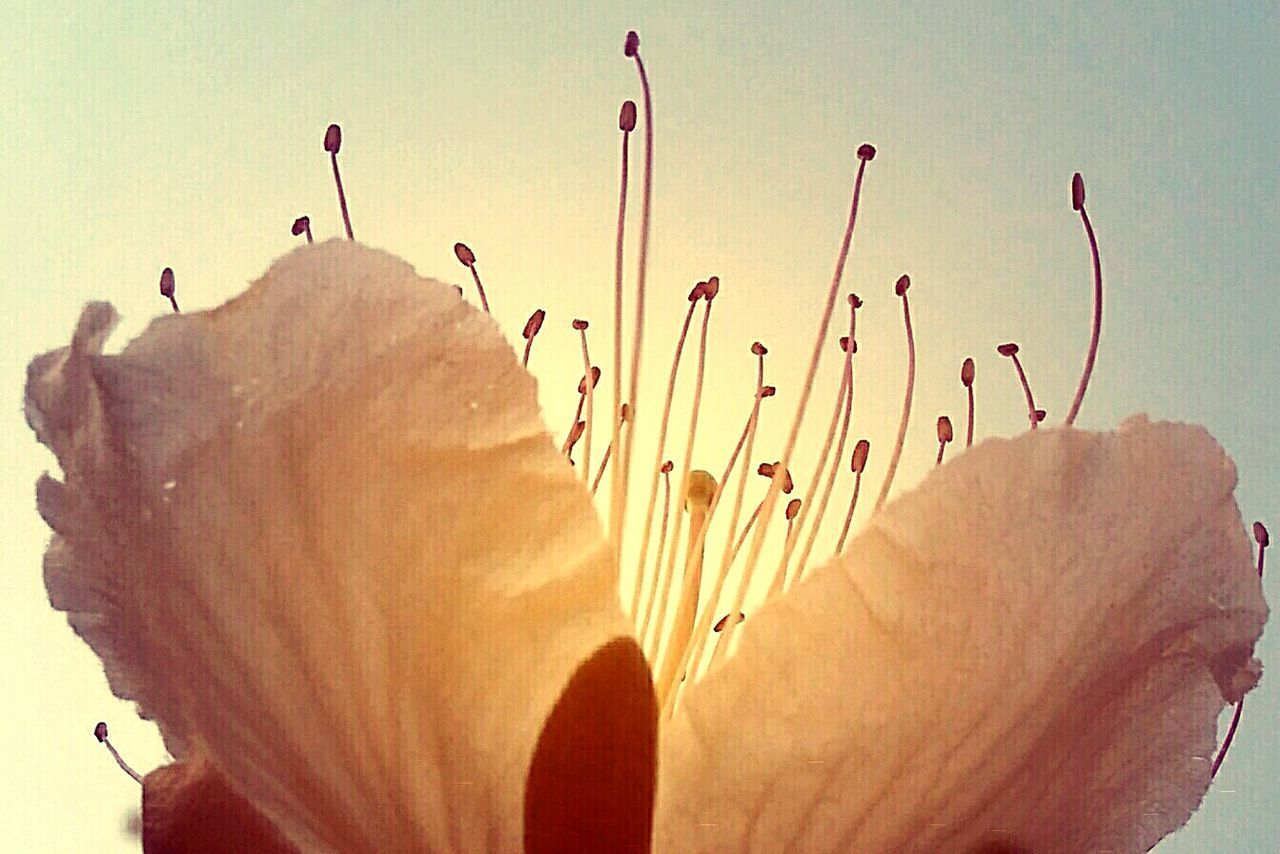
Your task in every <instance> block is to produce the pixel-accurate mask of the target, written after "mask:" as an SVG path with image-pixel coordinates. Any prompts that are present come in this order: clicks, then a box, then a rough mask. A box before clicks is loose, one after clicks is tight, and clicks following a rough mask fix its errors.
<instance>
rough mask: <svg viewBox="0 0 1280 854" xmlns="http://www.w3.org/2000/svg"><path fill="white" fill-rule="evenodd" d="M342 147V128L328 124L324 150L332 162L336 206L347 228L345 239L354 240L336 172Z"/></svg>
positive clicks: (338, 174)
mask: <svg viewBox="0 0 1280 854" xmlns="http://www.w3.org/2000/svg"><path fill="white" fill-rule="evenodd" d="M341 148H342V128H340V127H338V126H337V125H329V129H328V130H326V131H325V132H324V150H325V151H327V152H329V160H330V161H331V162H332V163H333V183H335V184H337V185H338V207H340V208H342V224H343V225H344V226H346V228H347V240H355V239H356V238H355V235H354V234H352V233H351V215H350V214H349V213H347V194H346V193H345V192H343V190H342V175H341V173H339V172H338V151H339V150H341Z"/></svg>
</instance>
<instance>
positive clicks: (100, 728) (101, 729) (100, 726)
mask: <svg viewBox="0 0 1280 854" xmlns="http://www.w3.org/2000/svg"><path fill="white" fill-rule="evenodd" d="M93 737H94V738H96V739H98V741H99V743H101V744H105V745H106V746H107V750H108V751H109V752H110V753H111V756H112V758H114V759H115V760H116V764H117V765H119V766H120V768H121V770H123V771H124V773H126V774H128V775H129V776H130V777H132V778H133V779H134V780H135V781H137V782H138V783H139V784H141V783H142V775H141V774H139V773H138V772H137V771H134V770H133V769H132V768H130V767H129V765H128V763H127V762H125V761H124V760H123V759H121V758H120V754H119V753H118V752H117V751H116V749H115V747H114V746H113V745H112V744H111V739H109V738H107V725H106V723H105V722H103V721H98V723H97V725H96V726H95V727H94V728H93Z"/></svg>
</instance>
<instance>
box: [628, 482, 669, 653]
mask: <svg viewBox="0 0 1280 854" xmlns="http://www.w3.org/2000/svg"><path fill="white" fill-rule="evenodd" d="M673 469H675V463H673V462H671V460H667V461H666V462H664V463H663V464H662V468H661V469H659V471H660V472H661V474H662V484H663V491H662V531H661V532H660V533H659V534H658V553H657V554H656V555H655V556H654V566H655V572H654V575H653V585H652V586H650V588H649V598H648V601H646V602H645V605H644V621H643V623H642V624H641V626H640V632H639V634H638V637H639V638H640V640H641V641H642V642H643V641H644V639H645V638H646V637H648V634H649V618H650V617H651V616H653V605H654V601H655V599H656V596H657V593H658V581H659V579H658V575H659V573H658V572H657V569H660V568H661V567H662V555H663V553H664V549H665V547H666V544H667V523H668V522H669V521H670V519H671V472H672V470H673ZM636 571H637V572H639V571H640V568H637V570H636ZM668 592H670V589H669V588H668V590H667V591H664V593H663V595H664V596H665V595H667V593H668ZM658 640H659V638H658V637H657V635H654V637H653V638H652V639H651V640H650V641H649V643H648V644H646V645H645V650H646V655H645V657H646V658H647V659H649V660H650V661H652V660H653V659H654V658H655V657H656V655H657V651H658Z"/></svg>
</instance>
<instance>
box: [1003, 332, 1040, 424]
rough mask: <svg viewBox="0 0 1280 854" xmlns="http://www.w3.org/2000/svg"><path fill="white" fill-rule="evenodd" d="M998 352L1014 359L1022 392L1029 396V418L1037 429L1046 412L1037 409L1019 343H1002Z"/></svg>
mask: <svg viewBox="0 0 1280 854" xmlns="http://www.w3.org/2000/svg"><path fill="white" fill-rule="evenodd" d="M996 352H997V353H999V354H1000V355H1001V356H1008V357H1009V358H1010V359H1012V360H1013V367H1014V369H1016V370H1017V372H1018V382H1020V383H1022V393H1023V394H1025V395H1026V397H1027V420H1028V421H1030V422H1031V429H1032V430H1034V429H1036V425H1038V424H1039V423H1040V422H1041V421H1043V420H1044V415H1045V413H1044V410H1043V409H1036V401H1035V398H1034V397H1032V396H1031V384H1030V383H1028V382H1027V372H1026V371H1024V370H1022V361H1021V360H1020V359H1019V358H1018V345H1017V344H1014V343H1013V342H1009V343H1008V344H1001V345H1000V346H999V347H997V348H996Z"/></svg>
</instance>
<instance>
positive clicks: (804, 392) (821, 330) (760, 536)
mask: <svg viewBox="0 0 1280 854" xmlns="http://www.w3.org/2000/svg"><path fill="white" fill-rule="evenodd" d="M875 156H876V150H875V147H874V146H872V145H870V144H867V143H863V144H862V145H860V146H859V147H858V172H857V174H856V175H855V176H854V179H853V199H852V200H851V202H850V205H849V220H848V223H847V224H846V225H845V230H844V239H843V241H842V242H841V244H840V252H839V255H838V256H837V257H836V265H835V270H834V272H833V273H832V275H831V284H830V286H829V287H828V290H827V300H826V304H825V305H824V306H823V310H822V318H821V320H820V321H819V323H818V329H817V333H816V334H815V336H814V341H813V352H812V354H811V355H810V357H809V369H808V372H807V373H806V374H805V380H804V385H803V386H802V387H801V389H800V399H799V400H798V401H797V402H796V413H795V416H794V418H793V419H792V421H791V431H790V433H789V434H788V436H787V444H786V445H785V446H784V447H783V451H782V460H781V465H782V467H783V468H784V469H785V468H787V467H788V465H789V464H790V462H791V453H792V451H794V450H795V446H796V439H797V438H798V437H799V435H800V425H801V424H802V423H803V422H804V414H805V410H806V408H807V407H808V405H809V396H810V395H811V394H812V393H813V380H814V377H815V376H816V375H817V373H818V361H819V360H820V359H821V357H822V342H823V341H824V340H825V339H826V335H827V330H828V329H829V328H830V326H831V314H832V312H833V310H834V309H835V304H836V295H837V294H838V293H839V292H840V280H841V279H842V278H843V277H844V266H845V262H846V261H847V260H848V258H849V248H850V246H851V245H852V243H853V228H854V224H855V223H856V222H857V219H858V202H859V200H860V199H861V197H862V178H863V175H864V174H865V173H866V169H867V163H868V162H870V161H871V159H872V158H874V157H875ZM778 487H779V483H778V481H777V480H774V481H773V482H772V483H771V484H770V485H769V491H768V492H767V493H765V497H764V509H763V510H762V511H761V513H763V515H764V520H765V521H764V524H762V525H761V526H760V527H759V528H757V529H756V532H755V534H754V536H752V538H751V551H750V552H749V553H748V554H747V565H746V568H745V570H744V571H743V574H742V577H741V579H740V580H739V583H738V591H737V594H736V595H735V597H734V602H733V607H732V608H730V609H729V610H730V612H737V611H741V610H742V600H743V598H744V597H745V596H746V595H747V589H748V588H749V587H750V585H751V578H752V576H753V575H754V573H755V568H756V564H757V562H758V561H759V560H760V550H761V549H762V548H763V547H764V538H765V535H766V534H767V533H768V527H769V514H770V513H771V512H772V510H773V505H774V504H775V503H776V502H777V500H778ZM779 568H781V567H779ZM770 586H771V587H774V586H776V585H770ZM726 634H728V633H726ZM722 637H723V635H722Z"/></svg>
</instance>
